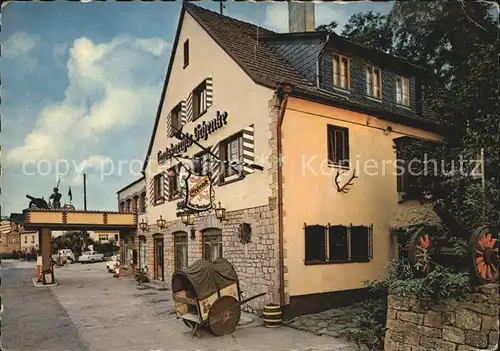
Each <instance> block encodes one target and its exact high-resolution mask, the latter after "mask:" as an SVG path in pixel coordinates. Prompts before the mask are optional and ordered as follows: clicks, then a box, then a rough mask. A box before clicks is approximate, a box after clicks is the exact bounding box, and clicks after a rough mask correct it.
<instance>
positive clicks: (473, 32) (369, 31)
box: [318, 1, 500, 229]
mask: <svg viewBox="0 0 500 351" xmlns="http://www.w3.org/2000/svg"><path fill="white" fill-rule="evenodd" d="M492 6H493V5H492V4H491V3H487V2H465V1H449V2H444V1H439V2H438V1H428V2H424V1H396V2H395V3H394V6H393V8H392V10H391V11H390V12H389V13H388V14H387V15H382V14H380V13H377V14H374V13H373V12H367V13H360V14H355V15H353V16H352V17H351V18H350V19H349V20H348V22H347V24H346V26H345V27H344V29H343V31H342V36H344V37H346V38H348V39H350V40H352V41H355V42H358V43H360V44H362V45H366V46H369V47H371V48H373V49H376V50H380V51H384V52H387V53H390V54H392V55H394V56H397V57H400V58H403V59H406V60H408V61H410V62H412V63H414V64H417V65H420V66H422V67H424V68H425V69H427V71H428V72H429V73H430V74H429V77H428V78H429V79H427V84H426V87H425V90H424V104H425V105H426V106H428V107H431V108H432V110H433V112H434V114H435V115H436V116H438V118H439V122H441V123H442V124H443V125H446V128H443V136H444V138H445V140H446V145H444V146H443V147H441V148H440V149H438V150H434V156H436V155H448V156H449V155H454V157H448V159H447V160H445V161H446V166H445V169H446V170H449V169H450V168H451V167H452V161H454V162H455V166H456V165H457V164H458V162H457V161H458V159H459V158H460V157H462V158H463V159H464V160H476V159H477V158H478V154H479V153H480V150H481V149H483V150H484V154H485V178H486V182H485V187H484V189H483V187H482V183H481V181H480V180H479V181H478V180H477V179H473V178H472V177H471V176H470V175H469V174H467V172H463V173H455V174H453V175H452V176H443V181H442V185H443V186H444V187H445V188H446V189H448V198H447V200H449V203H451V204H452V205H453V208H452V211H453V212H454V213H455V215H456V216H457V217H458V218H461V219H462V221H463V222H464V224H466V226H467V227H469V229H471V228H474V227H475V226H477V225H479V224H480V223H481V222H483V221H486V222H492V223H494V222H496V219H497V216H498V212H499V210H500V208H499V203H498V196H499V186H498V172H499V163H498V159H499V144H500V143H499V137H498V136H499V126H500V119H499V115H498V111H499V105H498V93H499V91H498V87H499V75H498V73H499V72H498V55H499V46H498V38H497V37H498V29H499V27H498V18H496V17H493V15H492V13H493V11H492V10H493V7H492ZM333 24H334V25H329V26H323V27H322V28H319V27H318V30H320V29H321V30H324V31H328V32H333V30H334V29H335V28H336V26H337V24H336V23H333ZM422 145H423V144H422ZM426 147H427V146H426ZM413 148H414V150H412V152H413V153H421V152H422V151H423V150H424V146H421V147H415V145H413ZM426 151H427V152H429V151H428V150H426ZM465 163H467V162H465ZM473 168H474V164H473V163H470V162H469V163H468V164H466V165H465V170H467V171H470V170H472V169H473ZM483 214H484V216H483Z"/></svg>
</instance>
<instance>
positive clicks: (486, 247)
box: [469, 226, 498, 284]
mask: <svg viewBox="0 0 500 351" xmlns="http://www.w3.org/2000/svg"><path fill="white" fill-rule="evenodd" d="M469 255H470V260H471V263H472V273H473V274H472V276H473V278H475V280H476V281H477V282H478V283H481V284H485V283H491V282H495V281H497V280H498V239H496V238H493V230H492V228H491V227H489V226H485V227H480V228H478V229H476V230H475V231H474V233H473V234H472V236H471V238H470V241H469Z"/></svg>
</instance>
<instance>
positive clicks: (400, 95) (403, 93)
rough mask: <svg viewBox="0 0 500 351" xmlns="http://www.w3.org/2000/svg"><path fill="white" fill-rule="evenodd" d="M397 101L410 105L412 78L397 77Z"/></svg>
mask: <svg viewBox="0 0 500 351" xmlns="http://www.w3.org/2000/svg"><path fill="white" fill-rule="evenodd" d="M396 102H397V103H398V104H400V105H404V106H410V80H409V79H408V78H405V77H401V76H397V77H396Z"/></svg>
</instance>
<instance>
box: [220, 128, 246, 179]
mask: <svg viewBox="0 0 500 351" xmlns="http://www.w3.org/2000/svg"><path fill="white" fill-rule="evenodd" d="M219 150H220V152H221V156H220V159H221V160H222V162H223V164H222V172H221V178H222V179H221V182H222V183H223V182H228V181H231V180H236V179H241V178H242V176H243V136H242V134H237V135H235V136H232V137H231V138H229V139H226V140H224V141H222V142H221V144H220V147H219Z"/></svg>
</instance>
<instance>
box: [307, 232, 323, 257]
mask: <svg viewBox="0 0 500 351" xmlns="http://www.w3.org/2000/svg"><path fill="white" fill-rule="evenodd" d="M325 245H326V237H325V227H324V226H322V225H311V226H307V227H306V260H307V262H310V263H319V262H325V260H326V250H325Z"/></svg>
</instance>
